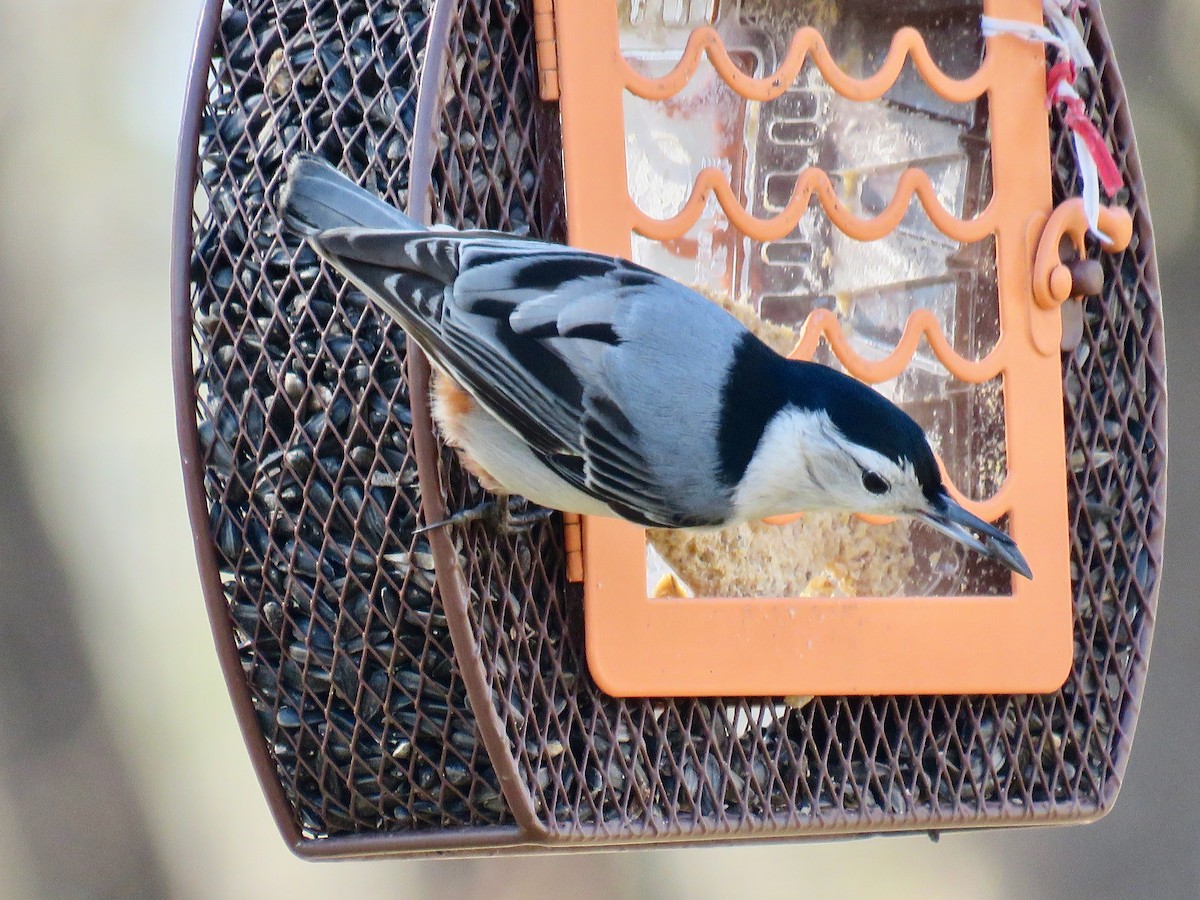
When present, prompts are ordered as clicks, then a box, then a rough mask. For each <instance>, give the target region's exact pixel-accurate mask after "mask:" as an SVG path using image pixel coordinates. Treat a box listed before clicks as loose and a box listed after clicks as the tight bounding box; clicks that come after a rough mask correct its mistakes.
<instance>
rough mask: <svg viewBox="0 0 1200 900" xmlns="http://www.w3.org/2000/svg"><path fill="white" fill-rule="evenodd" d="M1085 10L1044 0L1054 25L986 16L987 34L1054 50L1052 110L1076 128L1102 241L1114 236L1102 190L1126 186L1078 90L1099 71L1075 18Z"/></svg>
mask: <svg viewBox="0 0 1200 900" xmlns="http://www.w3.org/2000/svg"><path fill="white" fill-rule="evenodd" d="M1079 6H1080V2H1079V0H1042V10H1043V13H1044V15H1045V17H1046V22H1048V23H1049V27H1046V26H1045V25H1035V24H1034V23H1032V22H1018V21H1014V20H1011V19H999V18H996V17H994V16H983V17H982V26H983V35H984V37H992V36H994V35H1001V34H1008V35H1013V36H1014V37H1019V38H1023V39H1024V40H1027V41H1038V42H1041V43H1043V44H1046V45H1048V46H1050V47H1053V48H1054V51H1055V56H1056V60H1055V62H1054V63H1053V64H1052V65H1051V66H1050V68H1049V70H1048V71H1047V73H1046V108H1047V109H1049V108H1051V107H1053V106H1054V105H1055V104H1061V105H1062V107H1063V121H1065V122H1066V125H1067V127H1068V128H1070V129H1071V144H1072V146H1073V147H1074V150H1075V161H1076V164H1077V165H1078V167H1079V175H1080V178H1081V180H1082V182H1083V207H1084V211H1085V212H1086V214H1087V220H1088V225H1089V228H1090V230H1091V232H1092V234H1093V235H1095V236H1096V237H1097V238H1098V239H1100V240H1102V241H1108V236H1107V235H1106V234H1104V232H1102V231H1101V230H1100V188H1101V187H1103V188H1104V192H1105V193H1106V194H1107V195H1108V196H1109V197H1112V196H1113V195H1114V194H1115V193H1116V192H1117V191H1119V190H1120V189H1121V186H1122V184H1123V183H1124V182H1123V181H1122V179H1121V171H1120V169H1119V168H1118V167H1117V163H1116V160H1115V159H1113V155H1112V152H1111V151H1110V150H1109V149H1108V144H1107V143H1105V141H1104V136H1103V135H1102V134H1101V133H1100V129H1098V128H1097V127H1096V124H1095V123H1094V122H1093V121H1092V120H1091V117H1090V116H1089V115H1088V112H1087V107H1086V106H1085V105H1084V102H1083V98H1082V97H1080V96H1079V92H1078V91H1077V90H1076V89H1075V82H1076V79H1077V78H1078V75H1079V71H1080V70H1081V69H1092V70H1095V68H1096V63H1095V61H1094V60H1093V59H1092V55H1091V53H1089V52H1088V48H1087V45H1086V44H1084V42H1083V35H1082V34H1080V33H1079V29H1078V27H1076V25H1075V21H1074V19H1072V18H1071V16H1072V15H1073V14H1074V13H1075V12H1076V10H1077V9H1078V8H1079Z"/></svg>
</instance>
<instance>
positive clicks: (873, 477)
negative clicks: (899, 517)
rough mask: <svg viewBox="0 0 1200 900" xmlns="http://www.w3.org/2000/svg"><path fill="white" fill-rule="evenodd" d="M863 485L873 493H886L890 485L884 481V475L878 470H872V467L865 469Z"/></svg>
mask: <svg viewBox="0 0 1200 900" xmlns="http://www.w3.org/2000/svg"><path fill="white" fill-rule="evenodd" d="M863 487H865V488H866V489H867V490H868V491H870V492H871V493H872V494H886V493H887V492H888V490H889V488H890V485H889V484H888V483H887V482H886V481H884V479H883V476H882V475H880V474H879V473H877V472H872V471H871V470H870V469H863Z"/></svg>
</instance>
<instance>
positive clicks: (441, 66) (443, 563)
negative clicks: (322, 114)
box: [406, 0, 549, 840]
mask: <svg viewBox="0 0 1200 900" xmlns="http://www.w3.org/2000/svg"><path fill="white" fill-rule="evenodd" d="M457 5H458V4H456V3H454V2H450V0H439V2H438V3H437V4H436V5H435V6H434V8H433V15H432V16H431V17H430V20H429V34H428V37H427V39H426V45H425V47H426V49H425V62H424V65H423V66H422V68H421V77H420V81H419V85H418V88H417V113H416V118H415V120H414V122H413V144H412V157H411V159H412V165H411V167H410V170H409V190H408V214H409V215H410V216H412V217H413V218H414V219H416V220H417V221H418V222H425V223H430V222H431V218H432V212H433V209H432V207H433V201H432V182H433V160H434V156H435V154H436V152H437V137H438V132H439V130H440V121H441V115H442V86H443V84H444V83H445V79H446V71H447V68H446V59H447V56H448V51H449V48H450V22H451V18H452V16H451V13H452V11H453V10H454V9H455V7H456V6H457ZM407 348H408V350H407V357H406V361H407V367H408V395H409V402H410V404H411V408H412V417H413V431H412V433H413V448H414V450H415V456H416V463H417V477H418V478H419V480H420V484H421V505H422V507H423V508H424V512H425V521H426V522H438V521H441V520H442V519H445V518H446V515H447V511H446V504H445V502H444V500H443V496H444V492H445V486H444V485H443V484H442V480H441V475H440V473H439V471H438V457H439V451H438V443H437V438H436V437H435V436H434V432H433V427H434V426H433V416H432V413H431V411H430V407H429V361H428V360H427V359H426V358H425V354H424V353H422V352H421V349H420V348H419V347H418V346H417V344H416V342H415V341H414V340H413V339H412V338H411V337H410V338H408V343H407ZM428 537H429V548H430V550H431V551H432V553H433V559H434V569H435V577H436V579H437V586H438V591H439V593H440V595H441V600H442V608H443V610H444V611H445V613H446V622H447V625H448V626H449V629H450V642H451V644H452V645H453V647H454V659H455V662H456V663H457V664H458V670H459V673H460V674H461V676H462V679H463V684H464V686H465V687H466V690H467V698H468V700H470V703H471V712H472V713H473V714H474V716H475V723H476V725H477V726H478V727H479V737H480V739H481V740H482V741H483V746H484V749H486V750H487V754H488V758H489V759H490V760H491V762H492V767H493V768H494V769H495V771H496V778H497V779H498V781H499V783H500V791H501V793H502V794H503V795H504V800H505V802H506V803H507V804H508V807H509V809H510V810H512V814H513V818H514V819H516V821H517V824H518V825H519V826H520V828H521V830H522V832H524V834H525V835H526V836H527V837H529V838H531V839H534V840H545V839H546V838H547V837H548V836H549V831H548V829H547V828H546V826H545V825H543V824H542V822H541V821H539V819H538V817H537V813H536V811H535V809H534V805H533V797H532V795H531V794H530V792H529V791H528V789H527V788H526V786H525V783H524V781H523V780H522V778H521V773H520V770H519V769H518V767H517V761H516V759H515V758H514V757H513V754H512V751H511V749H510V747H509V743H508V733H507V731H506V729H505V724H504V720H503V719H502V718H501V717H500V715H499V713H497V712H496V707H495V705H494V704H493V703H492V691H491V684H490V681H489V678H488V672H487V666H486V665H485V664H484V662H483V653H482V651H481V650H480V646H479V641H478V640H477V639H476V635H475V632H474V630H473V629H472V627H471V618H470V615H469V610H468V608H467V605H468V603H469V602H470V601H469V598H470V593H471V592H470V589H469V587H468V585H467V582H466V578H465V576H464V575H463V571H462V566H461V565H460V563H459V558H458V553H457V551H455V549H454V544H453V543H452V542H451V540H450V532H449V531H448V530H447V529H445V528H435V529H434V530H433V531H431V532H429V535H428Z"/></svg>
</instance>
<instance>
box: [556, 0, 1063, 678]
mask: <svg viewBox="0 0 1200 900" xmlns="http://www.w3.org/2000/svg"><path fill="white" fill-rule="evenodd" d="M984 8H985V12H986V13H987V14H988V15H992V16H998V17H1002V18H1007V19H1018V20H1024V21H1028V22H1036V23H1041V21H1042V6H1041V2H1040V0H985V4H984ZM555 16H556V29H557V35H558V47H559V58H558V67H559V77H560V85H561V91H562V96H561V107H560V109H561V115H562V122H563V152H564V163H565V172H566V198H567V207H568V223H569V228H570V240H571V242H572V243H573V244H575V245H576V246H581V247H587V248H589V249H591V250H595V251H599V252H605V253H612V254H615V255H621V256H629V254H630V252H631V237H632V235H633V234H634V233H640V234H642V235H644V236H646V237H649V238H652V239H656V240H670V239H672V238H676V237H678V236H679V235H681V234H683V233H684V232H685V231H686V230H687V229H688V228H690V227H691V225H692V224H694V223H695V221H696V220H697V217H698V215H699V212H700V210H701V209H702V207H703V204H704V202H705V200H706V199H707V197H708V196H710V195H715V196H716V198H717V200H718V202H720V204H721V206H722V208H723V209H724V210H725V212H726V214H727V215H728V217H729V219H730V221H731V222H732V224H733V225H734V226H735V227H736V228H738V229H740V230H741V231H743V232H744V233H745V234H746V235H748V236H749V237H751V238H752V239H755V240H758V241H765V240H772V239H776V238H779V237H781V236H782V235H784V234H786V233H787V232H788V231H790V230H791V229H792V228H794V227H795V225H796V223H797V222H798V220H799V218H800V217H801V216H802V215H803V214H804V212H805V211H806V210H807V208H808V206H809V203H810V202H811V199H812V197H813V196H814V195H815V196H816V197H817V199H818V201H819V202H820V205H821V207H822V209H823V210H824V212H825V214H826V215H827V216H828V217H829V219H830V220H831V221H832V222H833V223H834V225H836V226H837V227H838V228H840V229H841V230H842V231H844V232H845V233H846V234H847V235H849V236H850V237H852V238H854V239H857V240H873V239H876V238H879V237H882V236H883V235H885V234H887V233H889V232H890V231H891V229H893V228H895V227H896V226H897V225H898V224H899V221H900V219H901V218H902V217H903V214H904V212H905V211H906V210H907V208H908V206H909V204H910V203H911V201H912V198H913V196H916V197H917V198H918V199H919V200H920V202H921V204H922V206H923V207H924V209H925V212H926V214H927V215H928V216H929V219H930V221H931V222H933V224H934V225H935V226H936V227H937V228H938V229H939V230H941V231H943V232H945V233H946V234H947V235H949V236H950V237H952V238H954V239H956V240H959V241H977V240H980V239H982V238H984V237H986V236H988V235H994V236H995V239H996V269H997V273H996V277H997V289H998V294H999V298H1000V304H999V306H1000V334H1001V338H1000V340H999V341H998V342H997V344H996V346H995V347H994V348H992V350H990V351H989V352H988V353H987V355H986V356H984V357H983V358H982V359H978V360H967V359H963V358H962V357H960V356H959V355H958V354H956V353H955V352H954V351H953V349H952V347H951V346H950V344H949V342H948V341H947V340H946V338H945V335H944V334H942V332H941V330H940V329H939V328H938V326H937V323H936V321H935V320H934V318H933V316H932V315H931V314H929V313H928V312H924V311H922V312H918V313H916V314H914V315H913V316H912V317H911V318H910V320H909V321H908V323H907V324H906V327H905V329H904V332H903V335H902V337H901V339H900V341H899V344H898V346H897V347H896V349H895V350H894V351H893V352H892V353H891V354H890V355H889V356H888V357H887V358H886V359H882V360H876V361H868V360H864V359H862V358H861V357H860V356H858V355H857V354H855V353H853V352H852V351H851V349H850V347H849V345H848V343H847V342H846V340H845V338H844V336H843V334H842V332H841V329H840V328H839V327H838V325H837V322H836V319H835V318H834V317H833V316H831V315H829V314H828V313H815V314H814V315H813V316H811V317H810V318H809V320H808V321H807V322H806V323H805V326H804V328H803V330H802V333H801V339H800V341H799V343H798V345H797V348H796V351H795V352H796V354H797V355H800V356H810V355H811V354H812V352H813V350H815V348H816V346H817V342H818V341H819V340H820V339H821V338H824V339H826V340H827V341H828V342H829V344H830V346H831V347H832V348H833V350H834V352H835V353H836V355H837V356H838V358H839V359H840V360H841V361H842V362H843V364H844V365H845V366H846V368H847V370H848V371H850V372H851V373H852V374H853V375H855V376H856V377H858V378H860V379H862V380H865V381H869V382H877V381H882V380H886V379H888V378H891V377H894V376H895V375H896V374H898V373H899V372H900V371H901V370H902V369H903V368H904V366H905V365H907V364H908V363H909V362H910V361H911V359H912V356H913V353H914V352H915V350H916V348H917V345H918V343H919V341H920V339H921V338H922V337H924V338H925V339H926V341H927V342H928V344H929V346H930V348H931V349H932V350H933V352H934V354H935V355H936V356H937V358H938V359H939V360H941V362H942V363H943V364H944V365H945V366H946V368H947V369H948V370H949V371H950V372H951V373H953V374H954V375H955V376H956V377H957V378H960V379H962V380H964V381H968V382H980V381H984V380H987V379H989V378H993V377H996V376H997V375H1001V376H1003V379H1004V381H1003V384H1004V408H1005V410H1006V411H1008V414H1007V418H1006V420H1005V441H1006V445H1005V446H1006V458H1007V468H1008V476H1007V479H1006V481H1005V483H1004V485H1003V486H1002V487H1001V488H1000V490H999V491H997V493H996V494H995V495H993V496H992V497H990V498H988V499H987V500H984V501H982V502H971V501H965V499H964V498H962V497H961V494H960V493H959V492H958V491H957V490H953V493H954V494H955V496H956V498H958V499H964V504H965V505H967V506H968V507H970V508H971V509H973V510H974V511H975V512H976V513H977V514H978V515H981V516H983V517H984V518H988V519H991V520H995V519H996V518H998V517H999V516H1000V515H1002V514H1003V513H1005V512H1009V513H1010V520H1009V528H1010V530H1011V533H1012V534H1013V537H1014V538H1015V539H1016V541H1017V542H1018V544H1019V545H1020V547H1021V549H1022V551H1023V552H1024V553H1025V555H1026V557H1027V559H1028V561H1029V564H1030V566H1031V568H1032V569H1033V572H1034V575H1035V580H1034V581H1032V582H1030V581H1026V580H1025V579H1021V578H1016V577H1014V580H1013V585H1012V593H1011V595H1009V596H1000V597H994V596H989V597H979V596H957V597H903V598H895V597H890V598H873V597H852V598H819V597H818V598H791V597H778V598H755V599H735V598H724V597H703V598H689V599H670V598H661V599H651V598H648V597H647V595H646V577H645V552H646V550H645V537H644V532H643V531H642V530H641V529H639V528H636V527H634V526H632V525H630V524H628V523H625V522H621V521H617V520H613V519H603V518H594V517H589V518H586V519H585V520H584V523H583V547H584V553H585V566H584V568H585V572H584V591H585V599H584V603H585V627H586V637H587V653H588V664H589V668H590V670H591V673H592V676H593V677H594V678H595V679H596V681H597V683H598V684H600V686H601V687H602V688H604V690H606V691H608V692H609V693H612V694H616V695H621V696H689V695H691V696H697V695H698V696H704V695H717V696H721V695H724V696H763V695H767V696H771V695H776V696H777V695H787V694H863V693H866V694H909V693H960V692H966V693H971V692H1041V691H1051V690H1055V689H1057V688H1058V687H1059V686H1060V685H1061V684H1062V681H1063V679H1064V677H1065V675H1066V673H1067V670H1068V667H1069V665H1070V660H1071V600H1070V598H1071V584H1070V577H1069V568H1068V566H1069V546H1068V532H1069V523H1068V518H1067V491H1066V487H1067V477H1066V471H1065V460H1064V455H1065V454H1064V435H1063V409H1062V381H1061V370H1060V361H1059V356H1058V354H1057V352H1054V353H1050V352H1047V351H1046V348H1047V347H1057V346H1058V342H1059V339H1060V335H1061V319H1060V316H1059V314H1058V310H1057V307H1055V308H1053V309H1047V308H1045V307H1044V306H1043V305H1041V304H1039V303H1038V302H1035V300H1034V296H1033V293H1034V292H1033V280H1034V263H1035V257H1039V258H1040V257H1042V256H1044V255H1045V254H1039V253H1038V252H1037V247H1038V241H1039V239H1040V237H1041V232H1042V229H1043V228H1044V227H1045V225H1046V223H1047V221H1048V220H1049V219H1050V216H1051V213H1052V212H1053V210H1052V209H1051V193H1050V151H1049V124H1048V119H1047V114H1046V108H1045V83H1046V81H1045V80H1046V59H1045V50H1044V48H1043V47H1042V45H1040V44H1036V43H1032V42H1028V41H1024V40H1021V39H1019V38H1016V37H1012V36H999V37H994V38H989V39H988V40H987V42H986V52H985V54H984V61H983V63H982V65H981V66H980V68H979V69H978V70H977V71H976V72H975V74H973V75H972V76H970V77H969V78H966V79H964V80H961V81H956V80H954V79H951V78H949V77H947V76H946V75H945V74H944V73H942V72H941V71H940V70H939V69H938V68H937V66H936V65H935V64H934V63H933V61H932V59H931V58H930V56H929V52H928V50H927V48H926V46H925V43H924V41H923V40H922V39H921V36H920V35H919V34H918V33H917V32H916V31H914V30H912V29H902V30H900V31H899V32H897V33H896V35H895V37H894V39H893V41H892V44H891V50H890V52H889V54H888V56H887V59H886V60H885V61H884V63H883V64H882V65H881V67H880V68H879V70H878V71H877V72H875V74H873V75H872V76H870V77H869V78H865V79H854V78H851V77H849V76H847V75H846V74H845V73H844V72H842V71H841V70H840V69H839V68H838V67H837V65H836V64H835V63H834V61H833V59H832V57H831V55H830V54H829V51H828V48H827V47H826V46H825V43H824V41H823V40H822V38H821V36H820V34H818V33H817V32H816V31H814V30H812V29H802V30H801V31H799V32H798V33H797V34H796V35H795V37H794V38H793V40H792V42H791V45H790V49H789V51H788V54H787V56H786V58H785V59H784V61H783V63H782V64H781V65H780V67H779V69H778V70H777V71H776V72H774V73H772V74H771V75H769V76H767V77H765V78H752V77H750V76H748V75H746V74H745V73H743V72H741V71H740V70H739V69H738V68H737V66H736V65H735V64H734V63H733V61H732V59H731V58H730V57H729V54H728V53H727V52H726V50H725V48H724V46H723V44H722V42H721V40H720V38H719V37H718V36H717V33H716V31H715V30H713V29H712V28H701V29H699V30H697V31H696V32H695V33H693V34H692V35H691V38H690V40H689V41H688V44H687V47H686V49H685V51H684V52H683V56H682V59H681V60H680V61H679V63H678V64H677V65H676V66H675V68H674V69H673V70H672V71H671V72H670V73H668V74H667V75H666V76H664V77H662V78H646V77H643V76H642V75H640V74H639V73H637V72H636V71H635V70H634V69H633V67H632V66H631V65H630V64H629V63H628V62H627V61H626V60H625V59H624V58H623V57H622V55H621V52H620V47H619V32H618V19H617V4H616V2H615V0H609V2H599V0H597V2H589V3H558V4H556V9H555ZM701 54H707V56H708V59H709V60H710V61H711V62H712V65H713V66H714V68H715V69H716V70H717V72H719V73H720V75H721V76H722V77H723V78H724V79H725V80H726V81H727V82H728V83H729V84H730V85H731V86H732V87H733V89H734V90H735V91H737V92H738V93H739V94H741V95H742V96H743V97H747V98H750V99H754V100H769V99H770V98H773V97H777V96H779V95H780V94H781V93H782V92H783V91H784V90H786V89H787V87H788V86H789V85H791V84H792V83H793V82H794V80H795V78H796V76H797V74H798V73H799V71H800V68H801V66H802V65H803V62H804V59H805V58H806V57H807V56H811V58H812V60H813V61H814V63H815V64H816V65H817V67H818V68H819V69H820V71H821V73H822V75H823V76H824V77H825V79H826V81H827V82H828V83H829V84H830V86H831V87H832V88H833V89H834V90H835V91H837V92H838V93H840V94H842V95H843V96H845V97H848V98H850V99H852V100H862V101H867V100H871V99H874V98H878V97H880V96H882V95H883V94H884V93H885V92H886V91H887V90H888V88H889V87H890V86H891V85H892V83H893V82H894V81H895V79H896V77H897V76H898V75H899V73H900V70H901V68H902V66H903V63H904V60H905V59H906V58H908V59H912V61H913V63H914V66H915V67H916V69H917V71H918V72H919V73H920V74H921V76H922V77H924V78H925V80H926V81H927V82H928V84H929V85H930V86H931V87H932V88H933V89H934V90H935V91H936V92H937V93H938V94H940V95H941V96H943V97H945V98H947V99H949V100H952V101H956V102H963V101H969V100H972V99H974V98H976V97H980V96H983V95H985V94H986V97H987V102H988V108H989V116H990V122H991V132H992V136H993V137H992V184H993V197H992V200H991V202H990V204H989V205H988V207H987V209H986V210H984V211H983V213H982V214H981V215H980V216H978V217H977V218H975V219H972V220H969V221H964V220H959V219H957V218H955V217H954V216H952V215H951V214H949V213H948V212H947V211H946V210H945V209H944V208H943V207H942V206H941V204H940V203H939V202H938V201H937V199H936V196H935V194H934V191H933V189H932V185H931V183H930V181H929V179H928V177H927V176H926V175H925V174H924V173H923V172H920V171H916V170H912V171H908V172H905V173H904V174H903V175H902V176H901V178H900V180H899V184H898V187H897V191H896V196H895V197H894V198H893V199H892V201H891V202H890V203H889V204H888V206H887V207H886V208H885V209H884V211H883V212H882V213H880V214H879V215H877V216H875V217H874V218H871V219H862V218H859V217H858V216H856V215H854V214H853V213H851V212H850V211H849V210H847V209H845V208H844V207H843V206H842V205H841V203H840V201H839V200H838V198H837V196H836V193H835V191H834V190H833V186H832V185H831V183H830V181H829V179H828V177H827V176H826V175H825V174H824V173H823V172H820V171H818V170H816V169H812V170H808V171H805V172H803V173H802V174H801V175H800V176H799V177H798V178H797V183H796V188H795V190H794V192H793V195H792V198H791V201H790V202H789V204H788V206H787V207H786V208H785V209H784V211H783V212H781V213H780V214H779V215H778V216H776V217H774V218H771V219H765V220H760V219H757V218H755V217H754V216H751V215H750V214H749V213H747V212H746V210H745V209H743V208H742V207H741V205H740V204H738V203H737V201H736V198H735V197H734V194H733V191H732V190H731V189H730V187H729V183H728V181H727V180H726V178H725V177H724V176H723V175H720V174H719V173H717V172H715V171H711V170H707V171H704V172H699V173H697V176H696V184H695V187H694V189H693V191H692V194H691V196H690V197H689V199H688V200H687V202H686V203H685V204H684V205H683V207H682V208H681V210H680V211H679V212H678V213H677V214H676V215H675V216H673V217H672V218H670V219H667V220H665V221H657V220H655V219H653V218H651V217H649V216H646V215H645V214H644V213H642V212H641V211H640V210H638V209H636V207H635V206H634V204H633V202H632V201H631V199H630V197H629V193H628V180H627V178H628V177H627V172H626V157H625V154H626V148H625V129H624V109H623V104H624V99H625V96H626V90H627V89H628V90H629V91H631V92H632V93H634V94H636V95H637V96H640V97H643V98H647V99H662V98H666V97H670V96H673V95H674V94H676V93H678V92H679V91H680V90H681V89H682V88H683V87H684V86H685V85H686V84H687V83H688V80H689V79H690V78H691V77H692V76H693V75H694V74H695V72H696V69H697V67H698V65H699V63H700V58H701ZM1075 224H1076V222H1075V220H1074V219H1071V220H1070V221H1068V222H1065V223H1064V222H1059V223H1058V225H1059V226H1061V227H1062V228H1064V231H1065V232H1069V233H1071V234H1074V232H1073V231H1071V230H1070V229H1072V228H1074V227H1075ZM1054 241H1055V251H1057V238H1055V239H1054ZM1056 262H1057V260H1053V261H1051V262H1050V263H1046V264H1042V263H1039V272H1042V271H1045V272H1047V273H1053V272H1054V271H1055V263H1056ZM1045 277H1046V278H1047V279H1048V278H1050V277H1051V275H1050V274H1047V275H1046V276H1045ZM1057 277H1058V281H1059V282H1061V280H1062V279H1061V276H1057ZM1057 286H1058V288H1059V289H1060V290H1061V284H1058V285H1057ZM1048 289H1049V288H1048ZM997 634H999V635H1003V639H1002V640H996V639H994V636H995V635H997ZM981 635H990V636H992V639H989V640H986V641H985V640H981V639H980V636H981Z"/></svg>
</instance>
